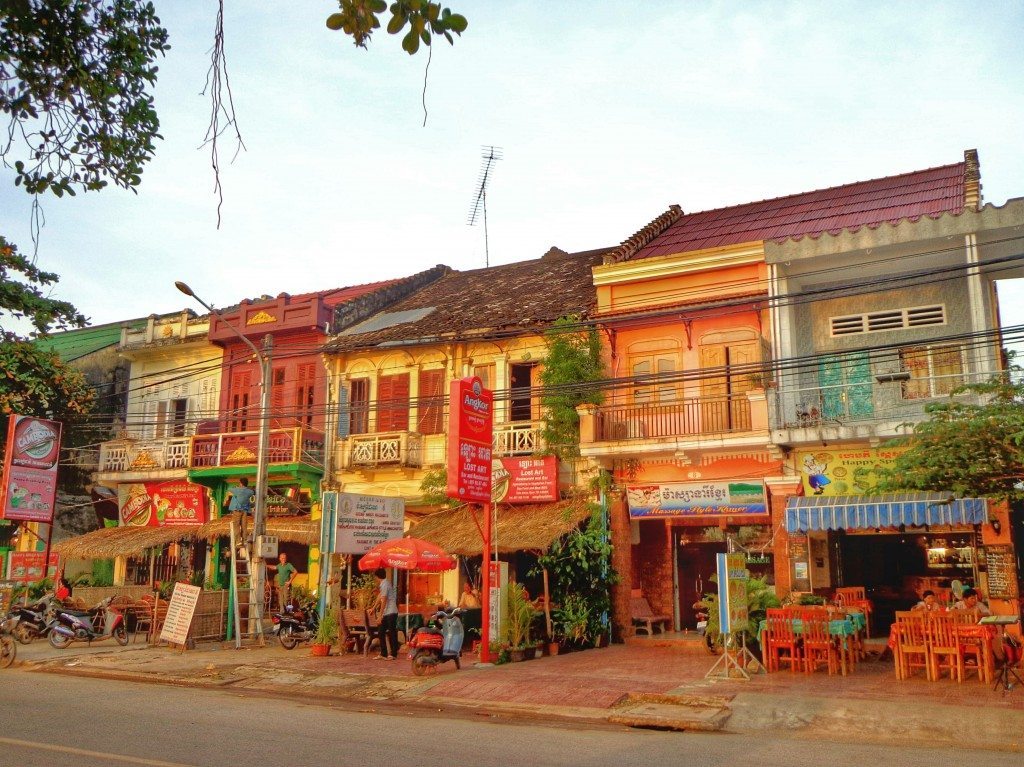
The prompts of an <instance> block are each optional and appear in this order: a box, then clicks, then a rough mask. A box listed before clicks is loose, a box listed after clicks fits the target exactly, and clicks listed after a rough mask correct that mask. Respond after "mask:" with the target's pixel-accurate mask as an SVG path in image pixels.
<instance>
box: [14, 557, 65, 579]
mask: <svg viewBox="0 0 1024 767" xmlns="http://www.w3.org/2000/svg"><path fill="white" fill-rule="evenodd" d="M45 563H46V554H45V553H43V552H42V551H12V552H11V553H10V572H9V575H8V578H9V579H10V580H12V581H22V582H23V583H32V582H33V581H41V580H42V579H43V578H44V577H45V575H44V573H43V569H44V567H43V566H44V564H45ZM58 564H60V555H58V554H50V567H49V574H50V575H51V576H52V575H54V574H55V573H56V571H57V565H58Z"/></svg>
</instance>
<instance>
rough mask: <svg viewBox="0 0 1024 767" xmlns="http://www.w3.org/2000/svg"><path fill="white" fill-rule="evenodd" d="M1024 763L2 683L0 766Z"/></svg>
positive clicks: (195, 693)
mask: <svg viewBox="0 0 1024 767" xmlns="http://www.w3.org/2000/svg"><path fill="white" fill-rule="evenodd" d="M1020 763H1021V756H1020V754H1009V753H1005V754H1004V753H992V752H977V751H972V750H970V749H965V750H948V749H944V750H938V749H921V748H900V747H896V748H893V747H886V746H876V745H860V744H849V743H844V744H836V743H827V742H818V741H809V740H794V739H791V738H780V739H771V738H764V737H757V738H752V737H746V736H737V735H728V734H720V733H719V734H697V733H670V732H655V731H648V730H629V729H626V728H621V729H620V728H612V727H608V728H604V727H602V728H595V727H566V726H564V725H563V726H558V727H555V726H546V725H544V724H522V723H516V724H494V723H492V722H489V721H487V720H486V719H483V718H480V717H478V718H477V719H466V718H459V719H450V718H437V717H431V716H428V715H425V714H424V713H423V712H422V711H419V712H417V713H416V714H415V715H395V714H382V713H375V712H373V711H372V709H371V708H370V707H367V709H366V710H364V711H357V712H353V711H350V710H349V711H346V710H341V709H334V708H330V707H325V706H321V705H307V704H303V703H298V702H294V701H288V700H281V699H274V698H264V697H250V696H246V695H240V694H237V693H230V692H210V691H206V690H193V689H186V688H176V687H166V686H155V685H145V684H136V683H126V682H115V681H109V680H95V679H85V678H79V677H70V676H58V675H50V674H40V673H30V672H26V671H20V670H8V671H6V672H0V765H19V766H20V767H36V766H37V765H38V766H39V767H43V766H45V767H50V766H51V765H55V764H74V765H76V767H93V765H96V766H99V765H149V766H151V767H167V766H171V767H182V766H184V765H189V766H194V767H221V765H223V766H224V767H228V766H230V767H235V766H236V765H245V764H252V765H259V764H292V765H309V764H323V765H353V766H355V765H358V766H359V767H375V766H376V765H380V766H381V767H394V765H396V764H402V765H416V767H430V766H431V765H439V766H440V765H445V766H447V765H454V764H458V765H467V766H473V765H480V766H481V767H483V766H489V765H494V766H495V767H506V765H538V766H540V765H545V766H546V765H551V766H552V767H554V766H555V765H574V766H575V765H593V766H594V767H606V766H607V767H612V766H613V765H614V767H622V766H623V765H644V764H650V765H653V764H661V765H676V764H685V765H687V766H688V767H705V766H707V767H712V766H714V767H717V766H718V765H721V766H722V767H773V766H774V765H779V767H783V766H784V767H804V766H805V765H806V766H807V767H810V766H812V765H813V767H820V765H821V764H828V765H829V767H841V765H857V767H863V766H864V765H869V764H900V765H901V767H916V766H917V765H920V766H921V767H943V766H944V765H950V766H951V767H952V766H954V765H955V766H956V767H962V766H963V765H965V764H969V765H972V767H999V766H1000V765H1014V767H1017V766H1019V765H1020Z"/></svg>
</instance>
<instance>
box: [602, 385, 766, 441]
mask: <svg viewBox="0 0 1024 767" xmlns="http://www.w3.org/2000/svg"><path fill="white" fill-rule="evenodd" d="M750 429H751V419H750V400H749V399H748V398H747V396H746V395H745V394H737V395H733V396H727V397H694V398H691V399H683V400H680V401H678V402H672V403H659V404H632V405H611V406H605V407H600V408H598V410H597V430H596V439H597V440H598V441H600V442H606V441H612V440H630V439H634V440H635V439H648V438H651V437H678V436H686V435H690V434H721V433H724V432H734V431H738V432H742V431H750Z"/></svg>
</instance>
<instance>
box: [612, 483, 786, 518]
mask: <svg viewBox="0 0 1024 767" xmlns="http://www.w3.org/2000/svg"><path fill="white" fill-rule="evenodd" d="M626 500H627V502H628V503H629V516H630V517H631V518H632V519H645V518H646V519H650V518H652V517H686V518H689V519H692V518H697V517H721V516H730V517H734V516H754V515H762V514H767V513H768V504H767V501H766V500H765V494H764V482H751V481H746V482H680V483H674V484H669V485H645V486H642V487H630V488H627V489H626Z"/></svg>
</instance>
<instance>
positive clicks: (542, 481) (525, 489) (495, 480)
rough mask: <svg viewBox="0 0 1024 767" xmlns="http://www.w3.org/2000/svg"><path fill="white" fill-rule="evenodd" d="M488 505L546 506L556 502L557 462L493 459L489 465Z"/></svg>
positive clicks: (554, 460) (546, 457)
mask: <svg viewBox="0 0 1024 767" xmlns="http://www.w3.org/2000/svg"><path fill="white" fill-rule="evenodd" d="M491 477H492V480H491V481H492V484H491V501H492V502H494V503H510V504H511V503H547V502H550V501H557V500H558V459H556V458H555V457H554V456H553V455H548V456H545V457H543V458H531V457H529V456H526V457H523V458H495V459H494V460H493V461H491Z"/></svg>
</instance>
